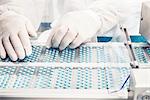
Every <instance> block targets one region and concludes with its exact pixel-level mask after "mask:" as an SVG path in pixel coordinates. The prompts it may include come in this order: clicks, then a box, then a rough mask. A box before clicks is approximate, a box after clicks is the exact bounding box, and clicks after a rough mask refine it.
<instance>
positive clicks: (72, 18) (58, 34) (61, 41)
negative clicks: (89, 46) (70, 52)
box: [47, 11, 101, 50]
mask: <svg viewBox="0 0 150 100" xmlns="http://www.w3.org/2000/svg"><path fill="white" fill-rule="evenodd" d="M100 26H101V23H100V21H99V17H98V16H97V15H96V14H95V13H94V12H92V11H75V12H70V13H67V14H66V15H64V16H63V17H62V18H60V19H59V20H57V21H56V22H54V24H53V25H52V31H51V33H50V36H49V39H48V41H47V46H48V47H55V48H59V49H60V50H63V49H65V48H66V47H70V48H76V47H78V46H80V45H81V44H82V43H85V42H87V41H89V40H91V39H92V38H93V37H94V36H95V35H96V33H97V32H98V30H99V29H100Z"/></svg>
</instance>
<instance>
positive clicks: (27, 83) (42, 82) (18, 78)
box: [0, 67, 130, 90]
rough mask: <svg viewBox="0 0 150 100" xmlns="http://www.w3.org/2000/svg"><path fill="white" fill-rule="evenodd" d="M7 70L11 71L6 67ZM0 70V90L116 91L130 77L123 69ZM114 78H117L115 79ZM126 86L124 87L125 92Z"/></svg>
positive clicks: (21, 68)
mask: <svg viewBox="0 0 150 100" xmlns="http://www.w3.org/2000/svg"><path fill="white" fill-rule="evenodd" d="M0 68H1V67H0ZM10 68H11V67H10ZM13 68H15V69H13V70H11V71H10V69H9V68H8V70H6V69H5V68H3V67H2V68H1V69H0V72H1V75H0V88H1V89H9V88H15V89H16V88H23V89H24V88H37V89H44V88H47V89H113V90H114V89H116V90H117V89H119V88H120V87H121V86H122V84H123V82H124V80H125V79H126V78H127V77H128V75H129V74H130V71H129V69H128V68H126V67H118V68H109V67H108V68H107V67H95V68H92V67H76V68H74V67H13ZM116 75H117V76H116ZM128 85H129V83H127V84H126V86H125V88H127V87H128Z"/></svg>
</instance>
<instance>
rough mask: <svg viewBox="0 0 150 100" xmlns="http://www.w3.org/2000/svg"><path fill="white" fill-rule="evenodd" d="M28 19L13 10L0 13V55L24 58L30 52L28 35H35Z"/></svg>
mask: <svg viewBox="0 0 150 100" xmlns="http://www.w3.org/2000/svg"><path fill="white" fill-rule="evenodd" d="M36 35H37V34H36V32H35V29H34V27H33V26H32V24H31V23H30V21H29V20H28V19H27V18H26V17H24V16H22V15H19V14H16V13H15V12H12V11H8V12H5V13H3V14H2V15H0V57H1V58H3V59H4V58H6V55H8V56H9V57H10V58H11V60H12V61H16V60H17V59H18V58H19V59H24V57H25V56H28V55H30V54H31V52H32V48H31V44H30V39H29V36H36Z"/></svg>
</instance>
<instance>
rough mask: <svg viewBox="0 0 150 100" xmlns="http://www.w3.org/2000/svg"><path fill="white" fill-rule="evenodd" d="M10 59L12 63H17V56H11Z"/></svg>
mask: <svg viewBox="0 0 150 100" xmlns="http://www.w3.org/2000/svg"><path fill="white" fill-rule="evenodd" d="M10 59H11V60H12V61H17V59H18V58H17V57H16V56H10Z"/></svg>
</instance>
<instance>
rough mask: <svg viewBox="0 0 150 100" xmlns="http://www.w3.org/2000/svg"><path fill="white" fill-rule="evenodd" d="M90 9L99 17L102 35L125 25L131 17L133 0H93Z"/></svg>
mask: <svg viewBox="0 0 150 100" xmlns="http://www.w3.org/2000/svg"><path fill="white" fill-rule="evenodd" d="M93 1H94V2H93V3H92V4H91V5H89V7H88V9H90V10H92V11H93V12H94V13H95V15H96V16H98V17H99V21H100V23H101V26H100V34H104V33H106V32H108V31H110V30H111V29H112V28H113V27H115V26H116V25H117V24H121V23H123V22H124V21H125V20H126V19H127V18H128V17H129V16H128V15H129V13H130V9H131V8H132V4H131V3H130V1H132V0H93Z"/></svg>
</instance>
